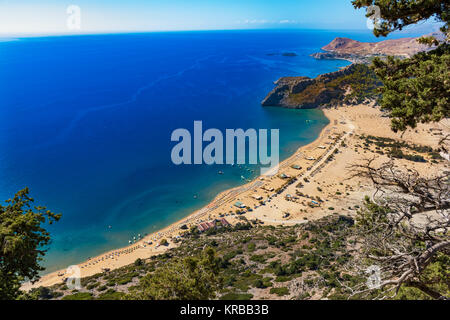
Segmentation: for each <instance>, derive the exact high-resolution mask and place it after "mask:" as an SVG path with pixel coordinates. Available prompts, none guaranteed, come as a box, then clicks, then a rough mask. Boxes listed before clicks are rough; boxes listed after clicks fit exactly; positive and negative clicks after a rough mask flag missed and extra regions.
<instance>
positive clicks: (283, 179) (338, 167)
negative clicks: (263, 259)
mask: <svg viewBox="0 0 450 320" xmlns="http://www.w3.org/2000/svg"><path fill="white" fill-rule="evenodd" d="M323 111H324V113H325V115H326V117H327V118H328V119H329V120H330V124H329V125H328V126H327V127H325V128H324V129H323V130H322V132H321V134H320V136H319V137H318V138H317V139H316V140H315V141H314V142H312V143H311V144H309V145H306V146H303V147H301V148H299V149H298V150H297V151H296V152H295V153H294V154H293V155H292V156H291V157H289V158H288V159H286V160H285V161H283V162H282V163H281V164H280V166H279V171H278V173H276V174H274V175H272V176H270V175H267V176H260V177H258V178H257V179H255V180H253V181H252V182H250V183H248V184H246V185H243V186H240V187H237V188H234V189H230V190H226V191H224V192H222V193H221V194H219V195H218V196H217V197H216V198H215V199H214V200H213V201H212V202H211V203H210V204H208V205H207V206H206V207H204V208H202V209H201V210H198V211H196V212H194V213H192V214H191V215H189V216H187V217H185V218H184V219H182V220H180V221H177V222H175V223H173V224H172V225H170V226H168V227H167V228H164V229H162V230H160V231H158V232H155V233H152V234H150V235H148V236H146V237H145V238H143V239H141V240H139V241H137V242H136V243H133V244H131V245H130V246H128V247H124V248H120V249H116V250H112V251H109V252H107V253H104V254H101V255H99V256H97V257H93V258H91V259H89V260H87V261H84V262H82V263H80V264H78V267H79V268H80V271H81V277H86V276H91V275H94V274H97V273H100V272H103V270H105V269H110V270H113V269H116V268H119V267H122V266H125V265H128V264H131V263H133V262H134V261H135V260H136V259H138V258H141V259H146V258H149V257H151V256H153V255H158V254H161V253H164V252H165V251H166V250H168V249H170V248H172V247H174V246H176V245H177V244H176V242H174V240H175V239H177V238H178V239H179V238H180V237H181V235H182V233H183V232H186V230H183V229H181V227H182V226H183V225H186V226H187V227H188V228H190V227H191V226H194V225H198V224H199V223H201V222H205V221H210V220H213V219H216V218H219V217H224V218H225V219H226V220H227V221H228V222H230V223H231V224H235V223H237V222H238V221H240V219H242V217H245V218H246V219H248V220H252V219H258V220H259V221H261V222H262V223H264V224H266V225H293V224H299V223H305V222H307V221H310V220H314V219H320V218H322V217H324V216H326V215H330V214H334V213H339V214H349V215H352V214H354V213H355V212H356V211H355V206H357V205H360V204H361V201H362V199H363V197H364V196H365V195H369V196H370V195H371V194H372V192H373V188H372V186H371V184H370V182H369V181H365V180H363V179H359V178H356V179H355V178H354V179H348V178H349V176H350V172H349V166H350V165H351V164H354V163H358V162H360V161H364V160H365V159H369V158H371V157H372V158H373V157H375V158H376V163H382V162H385V161H387V160H389V158H388V156H387V155H380V154H379V153H376V150H375V149H374V148H364V146H363V142H362V140H361V138H360V136H361V135H373V136H377V137H385V138H392V139H397V140H401V141H405V142H407V143H414V144H418V145H426V146H430V147H433V148H437V146H438V143H439V141H440V139H441V138H442V135H444V134H446V133H449V132H450V123H449V122H448V121H447V120H445V121H442V122H440V123H438V124H428V125H419V126H418V127H417V128H416V129H410V130H408V131H407V132H405V133H404V134H403V135H402V134H401V133H394V132H392V131H391V129H390V120H389V119H388V118H386V117H382V113H381V111H380V110H379V109H378V108H376V107H374V105H373V103H367V104H360V105H356V106H344V107H339V108H333V109H324V110H323ZM399 163H400V164H401V165H402V166H405V167H406V168H414V169H415V170H417V171H419V172H421V173H423V174H432V173H433V172H436V170H443V166H445V165H446V164H445V163H444V164H443V163H441V164H436V165H432V166H430V164H429V163H427V162H425V163H417V162H412V161H408V160H403V159H402V160H399ZM290 178H296V181H295V182H293V183H291V184H289V185H286V183H287V181H288V180H289V179H290ZM280 188H281V190H280ZM276 191H279V192H276ZM236 202H241V203H242V204H243V205H244V206H245V207H246V208H250V209H251V210H248V209H246V210H245V211H247V212H246V213H245V214H243V215H238V214H236V211H237V210H238V208H237V207H236V206H235V203H236ZM262 203H264V205H263V204H262ZM162 239H166V240H168V245H167V246H161V245H160V242H161V240H162ZM67 276H68V274H67V273H66V270H60V271H57V272H53V273H51V274H48V275H45V276H43V277H42V278H41V280H40V281H39V282H37V283H35V284H33V285H31V284H30V283H27V284H25V285H24V286H23V289H30V288H32V287H39V286H50V285H54V284H57V283H60V282H62V281H63V280H64V279H65V278H66V277H67Z"/></svg>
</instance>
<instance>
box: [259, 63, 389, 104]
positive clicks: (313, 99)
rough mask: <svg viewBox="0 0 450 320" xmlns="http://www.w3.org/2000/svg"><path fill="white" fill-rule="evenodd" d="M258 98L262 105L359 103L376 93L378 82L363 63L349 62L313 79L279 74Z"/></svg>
mask: <svg viewBox="0 0 450 320" xmlns="http://www.w3.org/2000/svg"><path fill="white" fill-rule="evenodd" d="M275 84H276V87H275V88H274V89H273V90H272V91H271V92H270V93H269V94H268V95H267V97H266V98H265V99H264V100H263V101H262V105H263V106H278V107H285V108H293V109H311V108H316V107H320V106H323V105H327V104H338V103H340V102H345V103H359V102H361V101H363V100H365V99H366V98H375V97H376V96H377V92H376V88H377V87H378V86H380V85H381V83H380V81H379V80H378V79H377V77H376V75H375V74H374V73H373V71H372V70H370V69H369V68H368V67H367V66H366V65H363V64H353V65H350V66H348V67H346V68H343V69H341V70H339V71H336V72H331V73H325V74H322V75H320V76H318V77H317V78H314V79H311V78H308V77H283V78H280V79H279V80H278V81H276V82H275Z"/></svg>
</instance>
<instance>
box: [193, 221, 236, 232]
mask: <svg viewBox="0 0 450 320" xmlns="http://www.w3.org/2000/svg"><path fill="white" fill-rule="evenodd" d="M218 222H220V225H221V226H222V227H228V226H231V223H229V222H228V221H227V220H226V219H225V218H221V219H218V220H214V221H209V222H202V223H200V224H199V225H198V226H197V228H198V231H200V232H205V231H208V230H210V229H213V228H216V227H217V223H218Z"/></svg>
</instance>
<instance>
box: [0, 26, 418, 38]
mask: <svg viewBox="0 0 450 320" xmlns="http://www.w3.org/2000/svg"><path fill="white" fill-rule="evenodd" d="M301 30H304V31H305V30H308V31H336V32H339V31H353V32H363V31H365V32H369V33H372V31H371V30H369V29H365V28H361V29H353V28H333V29H331V28H245V29H242V28H228V29H227V28H225V29H185V30H170V29H168V30H112V31H86V32H83V31H81V32H42V33H28V32H20V33H1V32H0V39H1V38H43V37H63V36H95V35H118V34H144V33H181V32H217V31H301ZM402 33H406V34H408V33H409V32H407V31H406V30H403V31H402ZM410 33H414V31H413V30H411V32H410ZM379 38H385V37H379Z"/></svg>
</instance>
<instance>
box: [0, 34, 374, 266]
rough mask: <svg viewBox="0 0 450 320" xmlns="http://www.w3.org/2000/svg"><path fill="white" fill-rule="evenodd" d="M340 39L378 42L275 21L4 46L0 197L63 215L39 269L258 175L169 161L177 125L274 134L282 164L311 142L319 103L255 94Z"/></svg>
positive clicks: (70, 260)
mask: <svg viewBox="0 0 450 320" xmlns="http://www.w3.org/2000/svg"><path fill="white" fill-rule="evenodd" d="M337 36H348V37H352V38H354V39H357V40H362V41H373V40H374V37H373V36H372V35H371V34H370V32H369V31H366V32H342V31H340V32H328V31H297V30H296V31H279V30H270V31H214V32H212V31H210V32H167V33H141V34H115V35H89V36H54V37H39V38H15V39H14V41H2V42H0V199H2V200H6V199H8V198H11V197H12V196H13V195H14V193H15V192H16V191H18V190H20V189H22V188H24V187H29V188H30V190H31V195H32V197H33V198H35V200H36V202H35V203H36V204H39V205H45V206H47V207H48V208H49V209H51V210H52V211H54V212H58V213H62V214H63V217H62V219H61V220H60V221H59V222H58V223H56V224H55V225H54V226H51V227H50V228H49V230H50V231H51V234H52V239H53V241H52V243H51V245H50V246H49V248H48V249H49V251H48V253H47V255H46V257H45V260H44V262H43V264H44V265H45V266H46V267H47V270H46V272H50V271H54V270H57V269H59V268H62V267H65V266H68V265H70V264H75V263H79V262H81V261H83V260H84V259H86V258H88V257H91V256H95V255H97V254H100V253H102V252H104V251H106V250H110V249H113V248H117V247H122V246H125V245H127V244H128V241H129V240H130V239H132V238H133V237H135V236H136V235H137V234H146V233H151V232H154V231H156V230H158V229H161V228H163V227H165V226H167V225H169V224H171V223H173V222H175V221H177V220H178V219H180V218H182V217H184V216H186V215H188V214H189V213H191V212H193V211H194V210H197V209H200V208H201V207H203V206H204V205H206V204H207V203H208V202H210V201H211V200H212V199H213V198H214V197H215V196H216V195H217V194H218V193H220V192H221V191H224V190H225V189H228V188H231V187H236V186H239V185H242V184H244V183H246V181H245V180H246V179H251V178H254V177H256V176H257V175H258V174H259V170H258V168H259V167H258V166H250V165H246V166H241V167H238V166H234V167H231V166H207V165H197V166H193V165H191V166H175V165H173V164H172V162H171V158H170V154H171V149H172V147H173V146H174V145H175V143H173V142H171V141H170V136H171V133H172V131H173V130H174V129H177V128H186V129H189V130H191V131H192V128H193V122H194V121H195V120H201V121H203V127H204V128H205V129H208V128H218V129H221V130H225V129H227V128H228V129H235V128H243V129H248V128H255V129H279V130H280V156H281V159H285V158H287V157H289V156H290V155H291V154H293V153H294V152H295V150H296V149H297V148H299V147H300V146H302V145H306V144H308V143H310V142H312V141H313V140H314V139H316V138H317V137H318V135H319V133H320V132H321V130H322V129H323V128H324V126H326V125H327V124H328V120H327V119H326V118H325V117H324V115H323V113H322V112H321V111H320V110H287V109H281V108H270V107H266V108H264V107H261V105H260V102H261V101H262V99H263V98H264V97H265V96H266V94H267V93H268V92H269V91H270V90H272V89H273V87H274V84H273V82H274V81H275V80H277V79H278V78H279V77H282V76H309V77H315V76H317V75H319V74H321V73H325V72H331V71H335V70H338V69H339V68H340V67H343V66H346V65H348V64H349V63H348V62H346V61H326V60H322V61H318V60H315V59H313V58H311V57H310V56H309V55H310V54H311V53H314V52H317V51H319V50H320V47H322V46H324V45H326V44H327V43H329V42H330V41H331V40H333V39H334V38H335V37H337ZM286 52H295V53H296V54H297V56H283V55H282V53H286ZM219 170H221V171H223V172H224V174H223V175H220V174H218V171H219ZM243 178H245V180H244V179H243Z"/></svg>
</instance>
